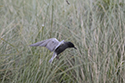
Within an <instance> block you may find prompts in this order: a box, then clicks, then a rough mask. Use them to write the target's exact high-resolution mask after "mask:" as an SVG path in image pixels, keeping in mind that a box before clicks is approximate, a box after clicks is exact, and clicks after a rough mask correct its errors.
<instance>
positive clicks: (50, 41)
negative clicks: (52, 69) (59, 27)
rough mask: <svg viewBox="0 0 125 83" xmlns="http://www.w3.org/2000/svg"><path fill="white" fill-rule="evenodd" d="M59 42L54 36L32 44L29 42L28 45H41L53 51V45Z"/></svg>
mask: <svg viewBox="0 0 125 83" xmlns="http://www.w3.org/2000/svg"><path fill="white" fill-rule="evenodd" d="M58 44H59V41H58V40H57V39H56V38H50V39H47V40H43V41H40V42H37V43H34V44H31V45H30V46H41V47H46V48H47V49H49V50H50V51H54V50H55V47H56V46H57V45H58Z"/></svg>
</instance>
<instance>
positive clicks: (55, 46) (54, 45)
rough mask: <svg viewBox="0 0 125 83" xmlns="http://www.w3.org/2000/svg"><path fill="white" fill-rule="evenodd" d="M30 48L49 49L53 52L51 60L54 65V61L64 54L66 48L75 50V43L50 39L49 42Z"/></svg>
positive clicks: (39, 43) (45, 41)
mask: <svg viewBox="0 0 125 83" xmlns="http://www.w3.org/2000/svg"><path fill="white" fill-rule="evenodd" d="M30 46H41V47H46V48H47V49H49V50H50V51H51V52H52V51H53V56H52V58H51V59H50V60H49V62H50V63H52V61H53V59H54V58H55V57H56V56H57V55H58V54H60V53H61V52H63V51H64V50H65V49H66V48H75V49H76V47H75V46H74V44H73V43H71V42H64V40H62V41H61V42H59V41H58V40H57V39H56V38H50V39H47V40H43V41H40V42H37V43H34V44H31V45H30Z"/></svg>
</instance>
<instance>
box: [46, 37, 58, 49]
mask: <svg viewBox="0 0 125 83" xmlns="http://www.w3.org/2000/svg"><path fill="white" fill-rule="evenodd" d="M58 44H59V41H58V40H57V39H56V38H52V39H51V40H49V42H48V43H47V45H46V48H48V49H49V50H50V51H54V50H55V48H56V46H57V45H58Z"/></svg>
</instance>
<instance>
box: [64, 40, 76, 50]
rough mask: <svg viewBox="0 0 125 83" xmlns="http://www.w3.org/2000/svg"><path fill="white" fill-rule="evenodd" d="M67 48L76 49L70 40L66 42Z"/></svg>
mask: <svg viewBox="0 0 125 83" xmlns="http://www.w3.org/2000/svg"><path fill="white" fill-rule="evenodd" d="M66 44H67V45H68V47H69V48H75V49H77V48H76V47H75V46H74V44H73V43H72V42H66Z"/></svg>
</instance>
